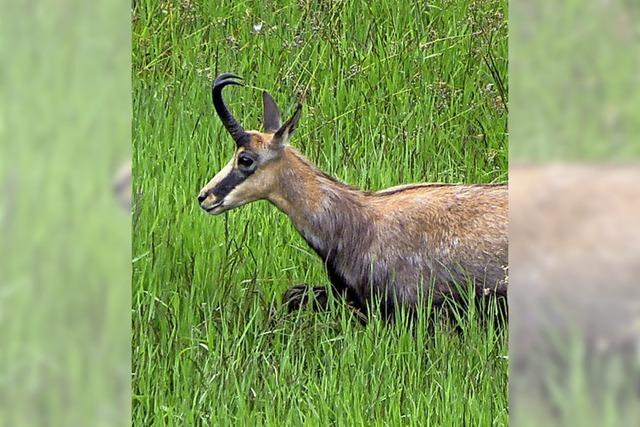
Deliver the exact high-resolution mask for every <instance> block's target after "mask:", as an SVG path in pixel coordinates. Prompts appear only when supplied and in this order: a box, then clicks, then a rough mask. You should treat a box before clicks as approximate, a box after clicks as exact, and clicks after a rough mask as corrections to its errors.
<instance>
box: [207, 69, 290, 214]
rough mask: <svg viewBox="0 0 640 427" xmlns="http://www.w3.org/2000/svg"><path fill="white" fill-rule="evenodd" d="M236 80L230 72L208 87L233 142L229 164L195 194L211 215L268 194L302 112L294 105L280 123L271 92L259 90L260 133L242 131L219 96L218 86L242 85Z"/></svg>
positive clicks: (217, 111)
mask: <svg viewBox="0 0 640 427" xmlns="http://www.w3.org/2000/svg"><path fill="white" fill-rule="evenodd" d="M240 79H241V77H238V76H236V75H234V74H228V73H227V74H222V75H220V76H218V77H217V78H216V79H215V80H214V81H213V85H212V87H211V96H212V99H213V106H214V108H215V110H216V113H218V116H219V117H220V120H221V121H222V124H223V125H224V127H225V128H226V129H227V131H228V132H229V134H230V135H231V137H232V138H233V140H234V141H235V143H236V151H235V153H234V155H233V157H232V158H231V160H230V161H229V163H227V165H226V166H225V167H224V168H222V170H221V171H220V172H218V173H217V174H216V175H215V176H214V177H213V178H212V179H211V181H209V183H207V185H205V186H204V188H203V189H202V190H201V191H200V194H199V195H198V202H200V207H201V208H202V209H204V210H205V211H207V212H208V213H210V214H213V215H217V214H221V213H223V212H226V211H228V210H230V209H233V208H237V207H238V206H242V205H244V204H246V203H249V202H253V201H255V200H260V199H264V198H267V197H268V196H269V194H270V193H271V191H273V186H274V185H275V183H276V180H277V176H278V174H277V172H278V170H279V168H280V164H279V163H280V162H281V160H282V153H283V151H284V147H285V144H286V143H287V141H288V140H289V138H290V137H291V135H292V134H293V132H294V131H295V129H296V126H297V124H298V119H300V112H301V111H302V105H300V104H298V106H297V108H296V110H295V112H294V114H293V116H292V117H291V118H290V119H289V120H288V121H287V122H286V123H285V124H282V122H281V119H280V111H279V110H278V106H277V105H276V103H275V101H274V100H273V98H272V97H271V95H269V94H268V93H267V92H263V93H262V100H263V105H264V115H263V122H264V129H263V132H259V131H245V130H244V128H243V127H242V126H241V125H240V124H239V123H238V122H237V121H236V119H235V118H234V117H233V115H232V114H231V112H229V110H228V109H227V106H226V105H225V103H224V101H223V99H222V89H223V88H224V87H225V86H228V85H238V86H242V85H243V84H242V83H240V82H239V81H238V80H240Z"/></svg>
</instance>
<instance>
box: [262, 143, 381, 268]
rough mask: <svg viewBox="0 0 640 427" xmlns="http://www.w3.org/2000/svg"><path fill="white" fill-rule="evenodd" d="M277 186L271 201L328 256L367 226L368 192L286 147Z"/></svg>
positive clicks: (312, 245)
mask: <svg viewBox="0 0 640 427" xmlns="http://www.w3.org/2000/svg"><path fill="white" fill-rule="evenodd" d="M283 156H285V157H284V159H283V168H282V170H281V171H280V176H279V179H278V182H279V184H278V186H277V188H276V190H275V191H274V192H273V193H272V194H271V195H270V197H269V200H270V201H271V202H272V203H273V204H274V205H276V206H277V207H278V208H279V209H280V210H281V211H283V212H284V213H285V214H287V216H289V218H291V220H292V221H293V224H294V226H295V227H296V229H297V230H298V232H300V234H301V235H302V236H303V237H304V238H305V240H306V241H307V242H308V243H309V245H310V246H311V247H312V248H313V249H314V250H315V251H316V252H317V253H318V254H319V255H320V256H321V257H322V258H325V259H326V257H327V256H328V255H329V254H330V253H332V252H333V254H334V255H335V251H337V250H339V248H340V247H342V246H344V244H343V243H344V239H352V238H353V235H356V236H357V233H358V230H359V229H360V228H362V227H365V226H366V225H367V223H368V222H369V221H368V218H367V211H366V209H363V206H364V198H365V194H364V193H363V192H362V191H360V190H357V189H355V188H353V187H350V186H348V185H346V184H344V183H341V182H339V181H337V180H336V179H334V178H332V177H330V176H329V175H327V174H325V173H323V172H322V171H320V170H319V169H318V168H316V167H315V166H314V165H312V164H311V163H310V162H309V161H308V160H307V159H306V158H304V156H302V154H300V153H299V152H297V151H296V150H295V149H293V148H291V147H286V148H285V152H284V154H283Z"/></svg>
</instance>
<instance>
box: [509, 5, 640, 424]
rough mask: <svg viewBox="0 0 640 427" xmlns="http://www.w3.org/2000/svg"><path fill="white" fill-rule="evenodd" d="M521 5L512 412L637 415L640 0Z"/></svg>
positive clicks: (542, 420) (514, 88)
mask: <svg viewBox="0 0 640 427" xmlns="http://www.w3.org/2000/svg"><path fill="white" fill-rule="evenodd" d="M510 6H511V8H510V18H511V19H510V26H509V27H510V34H509V36H510V41H509V71H510V82H511V85H510V103H509V107H510V108H509V112H510V115H509V131H510V135H509V148H510V167H509V185H510V212H511V217H510V230H511V235H510V249H509V250H510V262H509V268H510V270H509V271H510V285H511V289H510V293H509V303H510V331H509V332H510V334H509V338H510V343H509V344H510V347H509V357H510V372H509V381H510V390H509V392H510V393H509V405H510V421H511V422H512V423H513V424H514V425H531V426H535V425H580V426H586V425H589V426H592V425H593V426H604V425H607V426H620V425H628V426H632V425H638V423H639V422H640V411H639V408H640V405H638V402H639V397H640V396H639V392H640V352H639V351H640V286H638V273H640V222H639V220H638V218H640V188H639V187H638V183H640V167H639V166H638V155H639V154H640V139H639V135H640V133H639V131H640V114H639V113H638V112H639V111H640V62H638V58H639V57H640V56H639V54H640V43H639V41H640V26H639V25H638V22H640V21H639V18H640V15H639V10H640V9H639V7H638V6H639V4H638V3H637V2H626V1H594V2H589V1H578V0H571V1H567V2H553V1H540V2H511V4H510Z"/></svg>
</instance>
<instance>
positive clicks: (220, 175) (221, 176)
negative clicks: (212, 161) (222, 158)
mask: <svg viewBox="0 0 640 427" xmlns="http://www.w3.org/2000/svg"><path fill="white" fill-rule="evenodd" d="M234 159H235V158H232V159H231V160H229V163H227V164H226V165H225V167H223V168H222V169H220V172H218V173H217V174H216V175H215V176H214V177H213V178H211V181H209V182H208V183H207V185H205V186H204V188H203V189H202V191H204V192H207V191H210V190H211V189H212V188H214V187H215V186H216V185H217V184H218V183H219V182H220V181H222V180H223V179H224V178H225V177H226V176H227V175H229V174H230V173H231V171H232V170H233V162H234Z"/></svg>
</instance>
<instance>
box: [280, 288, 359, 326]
mask: <svg viewBox="0 0 640 427" xmlns="http://www.w3.org/2000/svg"><path fill="white" fill-rule="evenodd" d="M329 292H333V294H334V296H335V297H336V298H339V299H341V300H344V301H345V302H346V304H347V308H348V309H349V311H351V313H352V314H353V315H354V316H355V317H356V319H358V320H359V321H360V322H361V323H363V324H366V320H367V317H366V315H365V314H364V313H363V311H362V310H361V309H360V308H359V307H358V306H357V305H356V304H355V303H354V302H352V301H351V300H349V298H347V297H345V295H342V294H341V293H338V292H336V291H335V289H333V287H330V288H329V287H326V286H313V285H307V284H305V283H302V284H299V285H295V286H292V287H290V288H289V289H287V290H286V291H285V293H284V294H283V295H282V303H283V304H285V305H286V306H287V309H288V310H289V312H290V313H291V312H293V311H296V310H300V309H302V308H304V307H306V306H308V305H309V304H310V305H311V308H312V309H313V310H314V311H324V310H326V309H327V308H328V305H329ZM310 295H313V297H312V300H311V301H310V298H309V297H310Z"/></svg>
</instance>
